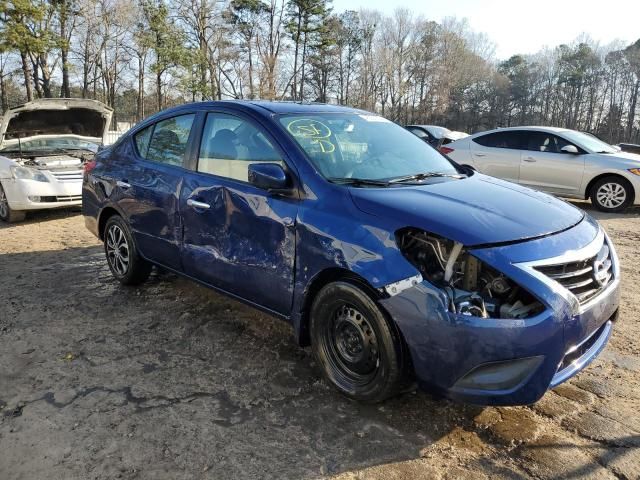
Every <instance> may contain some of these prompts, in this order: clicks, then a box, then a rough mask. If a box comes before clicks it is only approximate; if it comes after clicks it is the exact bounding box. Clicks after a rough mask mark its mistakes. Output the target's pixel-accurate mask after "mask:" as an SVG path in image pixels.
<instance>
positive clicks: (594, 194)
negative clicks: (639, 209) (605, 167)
mask: <svg viewBox="0 0 640 480" xmlns="http://www.w3.org/2000/svg"><path fill="white" fill-rule="evenodd" d="M589 196H590V197H591V203H592V204H593V206H594V207H595V208H596V209H598V210H600V211H601V212H609V213H617V212H622V211H624V210H626V208H627V207H628V206H629V205H631V203H632V202H633V187H632V186H631V184H630V183H629V181H628V180H627V179H625V178H622V177H618V176H616V175H610V176H608V177H603V178H601V179H600V180H598V181H597V182H596V183H594V184H593V186H592V187H591V191H590V192H589Z"/></svg>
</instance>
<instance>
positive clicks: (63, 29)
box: [60, 0, 71, 98]
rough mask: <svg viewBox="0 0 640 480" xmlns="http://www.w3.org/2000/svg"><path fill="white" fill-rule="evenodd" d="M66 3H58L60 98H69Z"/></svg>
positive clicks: (64, 1)
mask: <svg viewBox="0 0 640 480" xmlns="http://www.w3.org/2000/svg"><path fill="white" fill-rule="evenodd" d="M67 20H68V16H67V2H66V0H63V1H62V2H61V3H60V38H61V39H62V45H61V46H60V57H61V59H62V87H61V88H60V96H61V97H62V98H69V97H71V90H70V87H69V43H68V42H67Z"/></svg>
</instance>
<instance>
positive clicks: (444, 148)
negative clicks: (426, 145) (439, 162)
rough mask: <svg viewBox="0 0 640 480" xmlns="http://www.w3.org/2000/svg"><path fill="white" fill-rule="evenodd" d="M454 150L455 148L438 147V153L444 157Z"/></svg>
mask: <svg viewBox="0 0 640 480" xmlns="http://www.w3.org/2000/svg"><path fill="white" fill-rule="evenodd" d="M454 150H455V148H449V147H440V153H443V154H444V155H448V154H449V153H451V152H453V151H454Z"/></svg>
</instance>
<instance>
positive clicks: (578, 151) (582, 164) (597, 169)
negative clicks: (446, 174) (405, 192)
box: [441, 127, 640, 212]
mask: <svg viewBox="0 0 640 480" xmlns="http://www.w3.org/2000/svg"><path fill="white" fill-rule="evenodd" d="M441 150H442V151H443V153H445V154H446V155H448V156H449V157H450V158H452V159H453V160H454V161H456V162H457V163H459V164H461V165H468V166H470V167H473V168H474V169H476V170H478V171H479V172H482V173H485V174H487V175H491V176H494V177H498V178H503V179H505V180H509V181H511V182H514V183H519V184H521V185H525V186H527V187H531V188H534V189H536V190H542V191H544V192H547V193H551V194H554V195H558V196H562V197H568V198H581V199H589V198H590V199H591V202H592V203H593V205H594V206H595V207H596V208H598V209H599V210H602V211H605V212H621V211H623V210H625V209H626V208H627V207H628V206H630V205H633V204H640V155H636V154H633V153H628V152H622V151H620V150H619V149H617V148H615V147H613V146H611V145H609V144H607V143H604V142H602V141H601V140H599V139H598V138H596V137H594V136H593V135H589V134H586V133H582V132H577V131H575V130H568V129H564V128H553V127H511V128H500V129H497V130H490V131H487V132H482V133H476V134H475V135H471V136H469V137H466V138H463V139H461V140H458V141H455V142H453V143H450V144H449V145H446V146H444V147H442V148H441Z"/></svg>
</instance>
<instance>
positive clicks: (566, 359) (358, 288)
mask: <svg viewBox="0 0 640 480" xmlns="http://www.w3.org/2000/svg"><path fill="white" fill-rule="evenodd" d="M83 213H84V216H85V221H86V225H87V227H88V228H89V230H91V231H92V232H93V233H94V234H95V235H97V236H98V237H99V238H100V239H101V240H102V241H103V242H104V250H105V254H106V257H107V262H108V265H109V268H110V270H111V272H112V273H113V276H114V277H115V278H116V279H117V280H119V281H120V282H122V283H123V284H126V285H134V284H139V283H141V282H143V281H144V280H145V279H146V278H147V277H148V276H149V273H150V271H151V268H152V266H153V265H158V266H161V267H163V268H165V269H168V270H171V271H173V272H176V273H178V274H180V275H184V276H186V277H188V278H190V279H193V280H195V281H197V282H199V283H201V284H204V285H206V286H208V287H211V288H214V289H216V290H218V291H220V292H223V293H225V294H227V295H230V296H232V297H234V298H237V299H239V300H241V301H243V302H246V303H248V304H250V305H252V306H254V307H256V308H259V309H261V310H263V311H265V312H268V313H270V314H273V315H275V316H277V317H280V318H282V319H285V320H286V321H288V322H290V323H291V324H292V326H293V328H294V331H295V334H296V337H297V340H298V342H299V343H300V345H302V346H306V345H311V347H312V350H313V353H314V356H315V358H316V361H317V363H318V365H319V366H320V368H321V369H322V371H323V373H324V375H325V377H326V379H327V381H328V382H329V383H331V384H332V385H334V386H335V387H336V388H337V389H338V390H339V391H340V392H342V393H343V394H345V395H347V396H349V397H351V398H354V399H357V400H360V401H364V402H377V401H381V400H384V399H385V398H388V397H390V396H392V395H394V394H395V393H397V392H398V391H400V390H401V389H402V388H403V387H405V386H406V385H407V384H408V383H410V382H413V381H414V380H415V381H417V383H418V385H419V386H420V387H422V388H424V389H428V390H430V391H435V392H438V393H441V394H443V395H445V396H447V397H449V398H453V399H456V400H460V401H464V402H470V403H476V404H485V405H521V404H530V403H533V402H535V401H537V400H538V399H539V398H540V397H541V396H542V395H543V394H544V393H545V392H546V391H547V390H548V389H549V388H552V387H554V386H556V385H558V384H560V383H561V382H564V381H565V380H567V379H568V378H570V377H571V376H573V375H574V374H576V373H577V372H579V371H580V370H581V369H583V368H584V367H585V366H586V365H587V364H589V362H591V361H592V360H593V359H594V358H595V357H596V356H597V355H598V354H599V353H600V352H601V351H602V349H603V348H604V346H605V344H606V343H607V341H608V339H609V337H610V335H611V330H612V325H613V324H614V322H615V320H616V317H617V314H618V303H619V282H620V269H619V264H618V259H617V257H616V253H615V250H614V247H613V244H612V243H611V240H610V239H609V238H608V237H607V234H606V233H605V232H604V230H603V229H602V227H600V225H599V224H598V223H597V222H596V221H595V220H593V219H592V218H591V217H589V216H588V215H586V214H585V213H584V212H583V211H581V210H579V209H577V208H575V207H573V206H571V205H569V204H567V203H565V202H563V201H561V200H558V199H556V198H554V197H551V196H549V195H546V194H543V193H540V192H536V191H533V190H530V189H527V188H524V187H520V186H518V185H514V184H512V183H508V182H505V181H502V180H498V179H496V178H492V177H488V176H485V175H482V174H480V173H477V172H475V171H473V170H471V169H468V168H465V167H461V166H458V165H456V164H454V163H452V162H451V161H449V160H448V159H446V158H445V157H444V156H442V155H440V154H439V153H438V152H436V150H434V149H433V148H431V147H430V146H429V145H427V144H426V143H424V142H423V141H421V140H420V139H419V138H418V137H416V136H415V135H413V134H412V133H410V132H408V131H407V130H405V129H404V128H402V127H400V126H398V125H396V124H394V123H392V122H390V121H388V120H386V119H384V118H383V117H381V116H378V115H375V114H372V113H369V112H365V111H361V110H356V109H351V108H343V107H336V106H329V105H315V104H298V103H276V102H254V101H220V102H205V103H193V104H188V105H183V106H180V107H177V108H172V109H169V110H166V111H163V112H160V113H159V114H157V115H155V116H153V117H151V118H148V119H147V120H145V121H144V122H142V123H140V124H139V125H137V126H136V127H134V128H133V129H132V130H131V131H129V132H128V133H127V134H125V135H124V136H123V137H121V138H120V139H119V141H118V142H117V143H116V144H114V145H113V146H111V147H109V148H107V149H105V150H102V151H100V152H99V153H98V154H97V155H96V158H95V161H93V162H91V163H88V164H87V165H86V168H85V174H84V186H83Z"/></svg>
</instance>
